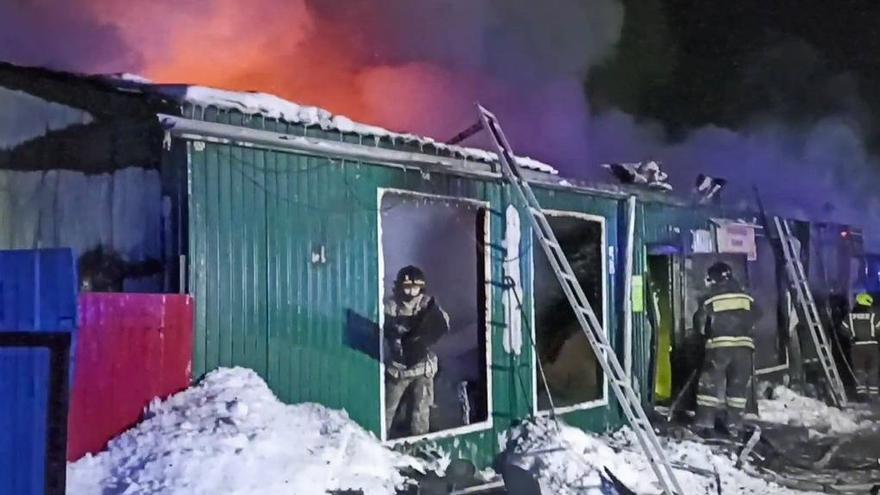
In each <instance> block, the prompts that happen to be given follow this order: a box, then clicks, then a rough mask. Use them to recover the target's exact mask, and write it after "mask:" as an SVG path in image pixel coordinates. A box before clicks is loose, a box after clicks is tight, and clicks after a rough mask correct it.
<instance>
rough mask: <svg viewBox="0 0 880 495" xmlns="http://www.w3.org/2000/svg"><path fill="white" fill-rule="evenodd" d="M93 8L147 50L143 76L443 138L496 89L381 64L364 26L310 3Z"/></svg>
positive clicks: (420, 68)
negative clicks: (261, 96)
mask: <svg viewBox="0 0 880 495" xmlns="http://www.w3.org/2000/svg"><path fill="white" fill-rule="evenodd" d="M92 6H93V7H95V15H97V16H99V17H100V18H101V20H102V21H103V22H106V23H108V24H110V25H113V26H115V27H116V28H118V29H119V30H120V32H121V34H122V36H123V38H124V39H125V40H126V41H127V42H128V43H130V44H131V45H132V46H136V47H138V48H139V49H140V50H141V51H142V54H143V57H144V61H143V67H144V69H143V72H144V73H145V74H144V75H145V76H146V77H148V78H150V79H152V80H154V81H157V82H168V83H189V84H201V85H207V86H215V87H220V88H225V89H233V90H243V91H262V92H268V93H273V94H277V95H279V96H282V97H284V98H287V99H290V100H292V101H296V102H299V103H304V104H312V105H318V106H321V107H324V108H327V109H329V110H331V111H333V112H335V113H340V114H345V115H348V116H350V117H352V118H354V119H357V120H362V121H366V122H370V123H374V124H378V125H382V126H385V127H389V128H393V129H405V130H409V131H413V132H419V133H423V134H433V135H438V136H446V135H447V134H450V132H451V130H452V129H456V128H457V127H460V126H462V125H463V124H464V123H466V122H468V121H469V120H470V115H471V114H470V113H469V112H471V111H472V106H471V104H472V103H473V101H475V100H476V97H477V94H476V92H477V90H478V88H481V87H482V88H486V87H488V86H491V84H490V83H488V82H486V81H484V80H482V79H481V78H480V77H479V76H477V75H476V74H461V73H451V72H449V71H448V70H446V69H444V68H440V67H438V66H436V65H433V64H430V63H424V62H413V63H405V64H388V63H383V62H382V61H381V60H379V56H378V55H377V54H375V53H372V52H371V51H370V46H369V40H365V39H363V36H360V33H359V31H358V27H357V26H352V25H351V24H350V23H346V22H342V21H340V22H327V21H325V20H322V19H319V18H318V17H317V16H315V15H314V13H313V12H312V11H311V10H310V9H309V7H308V6H307V5H306V4H305V0H290V1H284V2H274V1H272V0H251V1H249V2H247V3H245V4H242V3H241V2H238V1H236V0H217V1H213V2H210V3H208V2H207V1H206V0H189V1H186V2H174V3H172V2H169V1H167V0H159V1H156V2H153V3H152V4H150V5H143V6H139V7H138V9H136V11H135V10H133V9H130V8H129V7H128V6H127V5H125V3H124V2H116V1H114V0H94V2H93V3H92ZM453 109H454V110H453Z"/></svg>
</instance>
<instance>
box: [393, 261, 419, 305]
mask: <svg viewBox="0 0 880 495" xmlns="http://www.w3.org/2000/svg"><path fill="white" fill-rule="evenodd" d="M394 285H395V291H396V292H397V293H398V295H400V296H401V297H404V298H406V299H412V298H414V297H416V296H418V295H419V294H421V293H422V291H423V290H424V289H425V273H424V272H423V271H422V270H421V269H420V268H418V267H415V266H412V265H410V266H406V267H403V268H401V269H400V271H399V272H397V278H396V279H395V281H394Z"/></svg>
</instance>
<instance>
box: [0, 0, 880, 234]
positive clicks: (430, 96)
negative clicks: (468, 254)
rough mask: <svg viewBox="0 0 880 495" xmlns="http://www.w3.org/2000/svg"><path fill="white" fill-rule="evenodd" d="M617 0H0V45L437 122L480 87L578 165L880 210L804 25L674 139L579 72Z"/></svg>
mask: <svg viewBox="0 0 880 495" xmlns="http://www.w3.org/2000/svg"><path fill="white" fill-rule="evenodd" d="M624 14H625V13H624V8H623V5H622V3H621V2H620V1H619V0H552V1H545V2H534V1H530V0H483V1H469V2H460V1H454V0H425V1H419V2H412V1H407V0H352V1H347V2H331V1H325V0H290V1H284V2H280V1H274V0H251V1H249V2H247V4H246V8H242V4H241V3H240V2H237V1H235V0H176V1H172V0H154V1H150V2H147V1H133V2H118V1H115V0H69V1H67V2H62V3H60V4H59V3H57V2H49V1H48V0H18V1H12V2H4V3H3V4H0V33H3V34H0V40H2V41H3V42H2V43H0V59H5V60H9V61H11V62H15V63H22V64H28V65H45V66H50V67H53V68H61V69H73V70H78V71H84V72H140V73H143V74H144V75H145V76H147V77H149V78H150V79H153V80H155V81H158V82H186V83H194V84H204V85H212V86H217V87H223V88H228V89H236V90H259V91H264V92H271V93H275V94H278V95H280V96H283V97H285V98H288V99H290V100H293V101H297V102H301V103H305V104H313V105H319V106H322V107H325V108H328V109H330V110H331V111H333V112H335V113H340V114H345V115H349V116H351V117H352V118H355V119H357V120H361V121H365V122H370V123H375V124H378V125H381V126H384V127H388V128H391V129H395V130H403V131H411V132H415V133H420V134H426V135H431V136H434V137H437V138H439V139H445V138H448V137H451V136H452V135H454V134H456V133H457V132H458V131H460V130H461V129H463V128H465V127H467V126H468V125H470V124H471V123H472V122H473V121H474V119H475V114H474V109H473V103H474V102H475V101H480V102H482V103H483V104H485V105H487V106H489V107H490V108H492V109H493V111H495V113H496V114H497V115H498V116H499V118H500V119H501V121H502V123H503V124H504V126H505V129H506V131H507V132H508V135H509V136H510V138H511V141H512V143H513V145H514V147H515V148H516V149H517V151H518V152H519V153H522V154H526V155H531V156H535V157H536V158H539V159H541V160H543V161H546V162H549V163H553V164H554V165H556V166H557V168H560V169H561V170H562V171H563V172H564V173H566V174H568V175H572V176H576V177H583V178H588V179H597V178H598V179H606V175H605V174H606V172H605V171H604V169H601V168H600V167H599V166H598V165H599V164H600V163H604V162H609V161H639V160H644V159H648V158H655V159H660V160H663V161H664V162H665V164H664V165H665V166H664V169H665V170H666V171H667V172H668V173H669V174H670V180H671V181H672V182H673V183H674V184H675V185H676V189H677V190H678V191H679V192H686V191H689V190H690V188H691V187H692V185H693V181H694V180H695V178H696V176H697V174H699V173H706V174H709V175H713V176H719V177H724V178H727V179H728V180H729V183H728V186H727V189H726V190H725V197H726V198H737V199H739V200H740V201H746V202H750V201H751V200H752V195H751V192H750V190H751V186H752V184H753V183H756V184H757V185H758V186H759V188H760V189H761V190H762V192H763V193H764V195H765V196H766V201H767V203H768V204H769V205H770V206H773V207H777V208H796V209H798V210H800V211H802V213H803V215H804V216H809V217H811V218H819V219H835V220H837V221H844V222H851V223H855V224H861V225H865V226H867V227H870V224H876V225H880V205H878V199H876V197H875V196H876V194H875V192H874V191H875V190H876V188H877V185H878V184H880V181H878V177H877V175H878V174H877V170H878V164H877V163H876V159H875V158H874V157H873V156H872V155H871V154H870V153H869V152H868V151H867V149H866V147H865V144H864V138H863V134H864V133H863V130H864V129H865V125H866V122H867V119H866V117H865V115H864V110H862V108H863V107H864V106H863V105H861V103H860V101H861V100H860V98H859V95H858V88H857V87H856V85H855V84H854V82H853V80H852V78H849V77H847V75H846V74H840V73H836V72H835V71H834V70H833V69H832V68H831V67H832V66H831V64H828V63H827V61H826V60H823V59H822V58H821V56H819V55H818V54H817V53H816V51H815V50H813V49H812V47H810V46H809V44H807V43H805V42H802V41H800V40H797V39H792V38H786V37H780V39H779V40H777V42H775V43H773V44H771V45H768V46H764V47H762V48H759V49H758V50H756V52H755V53H754V55H753V57H752V59H751V63H750V64H746V66H745V67H743V69H742V71H741V74H740V76H741V79H742V81H743V84H742V85H741V88H742V91H743V92H744V94H743V95H742V96H743V98H742V101H743V107H744V108H745V109H746V110H747V111H748V115H749V117H748V118H747V119H745V120H744V121H742V122H741V125H740V126H739V128H738V129H725V128H723V127H717V126H707V127H703V128H700V129H696V130H693V131H692V132H690V133H689V134H687V135H686V136H685V137H684V138H680V139H677V140H672V139H670V137H669V136H668V134H667V132H666V130H665V126H664V125H663V124H662V123H660V122H651V121H646V120H644V119H640V118H638V117H636V116H633V115H628V114H626V113H624V112H622V111H620V110H603V111H602V112H593V111H591V108H590V104H589V102H588V101H587V97H586V93H585V91H584V81H585V80H586V79H587V76H588V73H589V72H590V70H591V68H593V67H595V66H596V65H597V64H600V63H603V62H604V61H607V60H609V59H611V58H613V57H614V56H615V50H616V47H617V44H618V42H619V41H620V39H621V32H622V29H623V26H624V19H625V17H624ZM645 29H649V30H650V29H652V27H650V26H647V27H646V28H645ZM670 63H671V62H670ZM699 76H700V75H699V74H695V75H694V77H699ZM723 90H724V89H723V88H719V91H723ZM752 95H759V96H760V98H757V99H756V98H749V97H750V96H752ZM755 102H758V104H754V103H755ZM750 104H751V106H750ZM471 144H478V143H476V142H474V143H471ZM869 230H870V229H869ZM874 240H875V241H878V240H880V239H876V238H875V239H874ZM878 244H880V242H878Z"/></svg>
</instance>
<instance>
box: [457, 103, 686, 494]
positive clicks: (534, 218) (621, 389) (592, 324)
mask: <svg viewBox="0 0 880 495" xmlns="http://www.w3.org/2000/svg"><path fill="white" fill-rule="evenodd" d="M477 109H478V111H479V114H480V122H481V123H482V128H483V129H485V130H487V131H488V132H489V134H490V135H491V137H492V141H493V142H494V144H495V148H496V149H497V151H498V162H499V164H500V165H501V169H502V172H503V174H504V177H505V178H506V179H507V181H508V182H509V183H510V185H511V186H512V188H513V190H514V191H515V192H516V196H517V197H518V198H519V199H520V201H522V203H523V204H524V205H526V206H527V207H528V211H529V220H530V222H531V225H532V228H533V229H534V231H535V233H536V235H537V237H538V240H539V243H540V244H541V247H542V248H543V249H544V252H545V253H546V254H547V259H548V260H550V266H551V267H552V268H553V273H555V274H556V278H557V279H558V280H559V283H560V284H561V285H562V290H563V291H564V292H565V296H566V298H567V299H568V302H569V304H571V307H572V309H573V310H574V314H575V316H576V317H577V320H578V323H580V326H581V330H583V332H584V334H585V335H586V337H587V340H588V341H589V342H590V346H591V347H592V348H593V352H594V353H595V354H596V358H597V359H598V361H599V363H600V364H601V365H602V369H603V370H604V372H605V375H606V376H607V377H608V381H609V382H610V383H611V387H612V389H613V390H614V393H615V395H616V396H617V400H618V402H619V403H620V407H621V409H622V410H623V413H624V415H625V416H626V419H627V421H628V422H629V424H630V426H631V427H632V429H633V431H634V432H635V435H636V438H637V439H638V442H639V445H640V446H641V448H642V450H643V451H644V453H645V456H646V457H647V459H648V463H649V464H650V465H651V469H652V470H653V471H654V474H655V475H656V476H657V479H658V481H659V482H660V485H661V486H662V488H663V490H664V492H665V493H666V494H667V495H683V494H684V492H683V491H682V489H681V486H680V485H679V483H678V480H677V479H676V478H675V473H673V471H672V466H671V464H670V463H669V460H668V459H667V458H666V455H665V454H664V452H663V448H662V446H661V445H660V441H659V440H658V439H657V435H656V434H655V433H654V428H653V426H652V425H651V422H650V421H649V420H648V417H647V415H646V414H645V411H644V410H643V409H642V406H641V401H640V399H639V397H638V395H637V394H636V393H635V391H634V390H633V388H632V385H631V384H630V382H629V380H627V378H626V373H625V372H624V370H623V368H622V367H621V365H620V361H619V360H618V359H617V355H616V354H615V352H614V348H613V347H611V345H610V343H609V342H608V338H607V337H606V336H605V332H604V331H603V329H602V326H601V325H600V324H599V321H598V320H597V319H596V314H595V313H594V312H593V309H592V307H591V306H590V303H589V301H588V300H587V296H586V295H584V292H583V290H582V289H581V286H580V283H578V280H577V278H576V277H575V274H574V271H573V270H572V269H571V264H570V263H569V262H568V259H567V258H566V257H565V253H564V252H563V251H562V247H561V246H560V244H559V241H558V240H557V239H556V235H555V234H554V233H553V230H552V229H551V228H550V223H549V222H548V221H547V217H546V216H545V215H544V213H543V211H542V209H541V205H540V204H539V203H538V200H537V198H536V197H535V194H534V193H533V192H532V188H531V186H529V183H528V180H526V178H525V177H524V176H523V174H522V171H521V169H520V167H519V165H518V164H517V163H516V159H515V155H514V154H513V151H512V150H511V148H510V144H509V143H508V141H507V138H506V137H505V135H504V132H503V131H502V130H501V127H500V125H499V124H498V120H497V118H496V117H495V115H493V114H492V113H491V112H489V111H488V110H486V109H485V108H483V107H482V106H480V105H477ZM476 130H478V129H475V126H472V127H471V128H469V130H468V131H467V132H469V134H474V133H475V132H476Z"/></svg>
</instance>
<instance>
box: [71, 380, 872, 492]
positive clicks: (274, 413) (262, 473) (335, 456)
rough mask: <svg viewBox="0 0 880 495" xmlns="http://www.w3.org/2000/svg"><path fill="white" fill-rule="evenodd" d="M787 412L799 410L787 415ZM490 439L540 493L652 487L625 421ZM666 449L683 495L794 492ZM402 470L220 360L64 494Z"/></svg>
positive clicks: (291, 481) (312, 486)
mask: <svg viewBox="0 0 880 495" xmlns="http://www.w3.org/2000/svg"><path fill="white" fill-rule="evenodd" d="M785 390H787V389H784V390H780V391H779V392H778V395H779V397H780V398H779V399H777V400H775V401H771V404H762V408H764V410H766V411H768V414H770V413H769V411H771V410H775V409H772V408H777V409H779V411H780V412H778V413H777V414H778V416H775V417H776V418H777V419H778V420H779V421H783V420H785V421H788V420H789V419H790V418H797V419H798V420H801V421H805V422H810V421H813V420H812V419H810V418H811V417H812V416H809V415H806V414H805V411H808V410H816V414H817V415H818V414H830V415H832V416H833V417H835V418H837V419H835V420H833V422H832V428H837V429H846V428H855V427H857V426H858V424H859V423H857V422H854V423H848V422H845V421H844V419H845V418H847V416H846V413H843V412H840V411H835V410H832V411H825V412H824V413H822V411H823V410H819V408H818V404H814V403H812V402H805V401H810V400H811V399H805V398H803V397H799V396H797V397H795V398H792V397H791V396H789V395H788V394H787V393H786V392H785ZM789 392H790V391H789ZM781 404H787V407H785V408H783V407H781ZM777 406H779V407H777ZM800 406H805V407H803V408H800ZM796 408H797V409H796ZM793 410H799V411H801V413H798V414H794V415H792V414H790V411H793ZM783 414H789V416H784V415H783ZM849 419H850V420H852V421H855V420H853V419H852V418H849ZM811 424H812V423H811ZM499 441H500V442H502V444H501V447H502V448H504V447H507V448H508V452H509V459H510V462H511V463H512V464H514V465H516V466H518V467H520V468H522V469H524V470H526V471H528V472H530V473H532V474H533V475H534V476H536V477H537V478H538V479H539V480H540V482H541V484H542V485H543V486H544V488H545V493H553V494H559V495H566V494H575V493H577V494H593V493H596V494H597V493H600V492H599V491H598V490H599V486H600V484H601V480H600V478H599V472H601V471H602V470H603V469H604V468H608V469H609V470H611V472H613V473H614V474H615V476H617V477H618V478H619V479H620V480H621V481H622V482H623V483H624V484H626V485H627V486H629V487H630V488H631V489H633V490H635V491H636V492H637V493H640V494H653V493H659V489H658V487H657V486H656V484H655V481H654V474H653V472H652V471H651V470H650V467H649V466H648V464H647V462H646V461H645V459H644V457H643V456H642V454H641V452H640V451H639V449H638V447H637V446H636V443H635V438H634V436H633V434H632V432H631V431H629V430H626V429H624V430H621V431H619V432H617V433H615V434H613V435H608V436H596V435H592V434H588V433H586V432H584V431H582V430H580V429H577V428H574V427H571V426H567V425H565V424H564V423H561V422H560V423H556V422H553V421H551V420H549V419H547V418H539V419H536V420H534V421H530V422H526V423H524V424H523V425H522V426H520V427H517V428H515V429H513V430H511V431H509V432H508V433H507V434H506V435H502V437H501V438H499ZM666 451H667V453H668V454H669V455H670V456H671V458H672V460H673V462H675V463H678V464H679V465H688V466H691V467H695V468H698V469H699V470H703V473H704V474H696V473H694V472H691V471H688V470H684V469H677V474H678V479H679V481H680V482H681V483H682V485H683V487H682V488H683V489H684V491H685V493H688V494H715V493H717V491H716V488H715V476H714V473H715V472H717V473H718V477H719V478H720V480H721V485H722V493H724V494H725V495H728V494H735V493H762V494H764V493H767V494H780V495H784V494H795V493H801V492H794V491H791V490H788V489H785V488H782V487H780V486H776V485H774V484H772V483H768V482H766V481H764V480H761V479H758V478H754V477H752V476H749V475H748V474H746V473H745V472H743V471H741V470H739V469H736V468H735V467H734V462H735V461H734V459H732V458H730V457H727V456H724V455H718V454H715V453H713V452H712V451H711V450H710V448H709V447H707V446H706V445H703V444H700V443H695V442H690V441H672V440H669V441H667V443H666ZM407 467H410V468H416V469H419V470H425V469H426V466H425V464H424V463H423V462H422V461H419V460H417V459H414V458H412V457H408V456H405V455H403V454H399V453H396V452H394V451H391V450H389V449H387V448H386V447H384V446H382V444H381V443H380V442H379V441H378V440H377V439H376V438H375V436H373V435H372V434H370V433H368V432H366V431H365V430H363V429H362V428H361V427H359V426H357V425H356V424H355V423H354V422H352V421H351V420H350V419H349V418H348V417H347V415H346V414H345V413H344V412H339V411H334V410H330V409H327V408H325V407H323V406H320V405H317V404H301V405H285V404H282V403H281V402H279V401H278V399H276V398H275V396H274V395H273V394H272V392H271V391H270V390H269V388H268V386H267V385H266V383H265V382H264V381H263V380H262V379H261V378H260V377H259V376H257V374H256V373H254V372H253V371H250V370H247V369H243V368H232V369H220V370H217V371H215V372H212V373H210V374H209V375H208V376H207V377H206V378H205V380H203V381H202V383H200V384H198V385H196V386H194V387H192V388H190V389H189V390H186V391H184V392H181V393H179V394H177V395H175V396H173V397H171V398H170V399H168V400H166V401H165V402H159V401H155V402H154V403H153V404H151V406H150V407H149V410H148V413H147V417H146V419H145V420H144V421H143V422H142V423H141V424H139V425H138V426H136V427H135V428H133V429H132V430H130V431H128V432H126V433H124V434H123V435H121V436H120V437H118V438H117V439H115V440H114V441H113V442H111V443H110V446H109V448H108V450H107V451H106V452H103V453H101V454H98V455H96V456H94V457H91V456H90V457H86V458H84V459H82V460H80V461H78V462H76V463H73V464H70V465H69V467H68V491H67V493H68V494H69V495H146V494H163V495H184V494H186V495H201V494H206V495H207V494H212V495H214V494H221V493H222V494H231V495H244V494H249V495H263V494H265V495H269V494H273V495H274V494H288V493H289V494H298V495H311V494H315V495H317V494H326V493H332V492H333V491H335V490H346V489H359V490H363V493H364V494H366V495H374V494H375V495H379V494H393V493H394V491H395V489H396V488H398V487H400V486H402V485H403V484H405V483H406V482H407V480H406V479H405V478H404V476H403V475H402V474H400V470H401V469H403V468H407Z"/></svg>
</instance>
